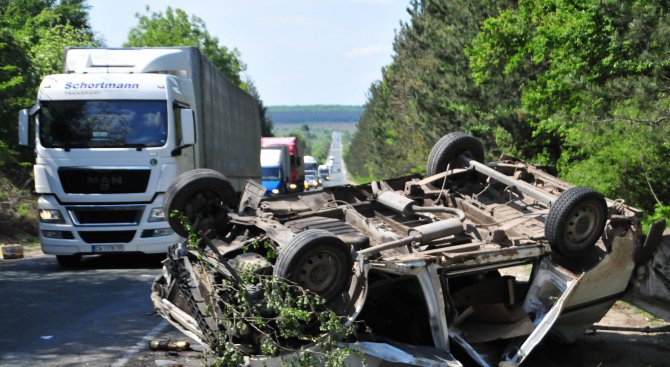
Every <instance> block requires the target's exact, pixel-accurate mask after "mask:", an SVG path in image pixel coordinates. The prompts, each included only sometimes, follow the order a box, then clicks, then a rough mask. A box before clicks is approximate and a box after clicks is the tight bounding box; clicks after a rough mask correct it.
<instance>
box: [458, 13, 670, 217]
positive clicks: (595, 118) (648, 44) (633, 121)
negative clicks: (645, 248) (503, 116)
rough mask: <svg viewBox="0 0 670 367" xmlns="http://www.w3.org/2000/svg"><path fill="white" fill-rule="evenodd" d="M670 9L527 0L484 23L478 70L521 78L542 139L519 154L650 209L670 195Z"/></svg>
mask: <svg viewBox="0 0 670 367" xmlns="http://www.w3.org/2000/svg"><path fill="white" fill-rule="evenodd" d="M668 10H670V8H669V7H668V4H667V3H666V2H663V1H653V0H643V1H613V0H611V1H595V0H592V1H569V0H561V1H540V2H536V1H520V2H519V3H518V6H517V7H514V8H510V9H507V10H505V11H503V12H501V13H500V14H499V15H498V16H497V17H494V18H489V19H487V20H486V21H485V22H484V23H483V25H482V30H481V32H480V33H479V34H478V35H477V37H476V38H475V39H474V40H473V42H472V44H471V45H470V47H469V48H468V55H469V56H470V61H471V67H472V75H473V78H474V79H475V80H476V81H477V82H478V83H479V84H480V85H482V86H486V87H489V86H493V87H495V85H497V84H499V82H500V78H501V76H502V77H503V78H507V79H508V80H513V81H515V84H516V85H518V86H519V87H518V90H519V91H520V93H521V99H520V104H519V109H520V110H522V111H524V113H525V114H526V118H527V119H528V120H529V122H530V126H532V128H533V132H532V135H533V137H534V138H535V139H534V140H535V142H534V144H530V145H529V144H522V150H521V153H522V154H525V155H527V156H528V157H530V158H531V159H532V158H533V157H536V156H538V155H541V154H542V152H545V153H548V155H547V157H548V158H549V163H553V164H556V165H557V168H558V170H559V173H560V174H561V175H562V176H564V177H565V178H566V179H567V180H569V181H571V182H573V183H575V184H584V185H588V186H591V187H593V188H595V189H597V190H599V191H601V192H602V193H604V194H605V195H608V196H612V197H621V198H624V199H626V200H627V201H628V202H629V203H630V204H633V205H636V206H640V207H642V208H644V209H652V208H653V206H654V204H655V202H656V198H654V193H655V194H656V195H657V196H658V198H659V199H660V200H661V201H665V202H667V201H668V200H669V199H670V192H669V190H668V184H667V183H668V181H667V177H668V173H669V172H670V166H669V165H668V162H667V157H668V144H667V142H668V140H669V139H670V129H669V128H668V124H667V123H665V122H664V121H665V120H666V119H667V118H668V112H667V111H668V103H669V102H670V99H669V98H668V93H667V92H668V91H667V88H666V87H665V86H664V85H665V84H667V78H668V77H669V76H670V63H669V62H668V57H667V55H668V51H667V50H668V46H670V44H669V43H670V41H669V40H668V37H667V34H668V31H670V18H669V17H668ZM512 138H513V139H514V140H515V141H519V139H518V137H517V136H515V135H514V134H512ZM663 157H666V158H663Z"/></svg>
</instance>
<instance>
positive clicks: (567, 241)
mask: <svg viewBox="0 0 670 367" xmlns="http://www.w3.org/2000/svg"><path fill="white" fill-rule="evenodd" d="M483 159H484V151H483V148H482V145H481V143H480V142H479V141H478V140H477V139H475V138H473V137H472V136H469V135H466V134H463V133H451V134H448V135H446V136H444V137H443V138H442V139H440V140H439V141H438V142H437V143H436V144H435V146H434V148H433V150H432V151H431V153H430V156H429V157H428V162H427V166H426V172H427V177H419V176H408V177H400V178H394V179H389V180H384V181H379V182H372V183H370V184H367V185H360V186H341V187H332V188H326V189H324V190H323V191H318V192H309V193H299V194H292V195H285V196H278V197H263V194H264V192H265V189H264V188H263V187H262V186H260V185H258V184H255V183H253V182H249V183H248V184H247V188H246V190H245V192H244V194H243V196H242V199H241V201H240V204H239V206H238V208H237V210H232V209H231V208H229V207H228V206H226V204H224V203H229V200H223V199H224V198H226V193H225V192H223V191H224V190H223V189H222V188H225V187H226V186H227V185H226V182H225V177H223V176H222V175H220V174H218V173H212V174H211V175H210V176H208V177H205V178H203V175H202V172H200V174H199V175H197V176H195V175H194V176H193V177H189V176H188V173H186V174H185V175H184V176H182V177H180V178H179V179H178V180H177V181H176V184H177V185H173V186H172V187H171V188H170V189H168V193H166V201H165V208H164V209H165V210H166V212H172V211H173V210H179V211H180V212H182V213H184V214H185V216H186V217H187V218H188V219H189V221H190V223H193V228H192V231H196V232H200V233H201V234H203V235H204V236H205V237H207V238H208V239H207V240H206V242H207V244H208V249H207V252H206V255H205V256H196V255H195V254H194V253H193V251H192V250H188V248H187V245H188V243H187V242H186V241H185V242H184V243H182V244H181V245H180V246H175V247H174V248H173V250H171V251H170V253H169V256H168V260H166V267H165V271H164V274H163V275H162V276H161V277H159V278H158V279H157V281H156V282H155V284H154V291H153V293H152V299H153V302H154V305H155V307H156V309H157V310H158V311H159V312H160V313H161V315H163V317H165V318H166V319H167V320H168V321H170V322H171V323H173V324H174V325H176V326H177V327H178V328H180V329H181V330H182V331H183V332H185V333H186V334H187V335H189V336H191V337H193V338H194V339H196V340H198V341H199V342H201V343H202V344H203V345H205V346H206V347H207V346H212V345H214V344H215V343H216V342H217V340H216V338H217V337H216V331H220V330H219V328H221V327H223V326H221V325H220V324H218V323H217V321H216V319H215V316H216V315H212V314H211V312H209V310H208V305H207V304H206V303H207V302H206V300H207V299H211V298H212V296H214V297H219V296H220V295H219V294H217V293H212V283H211V282H212V281H213V280H212V279H215V277H213V276H211V275H212V274H209V275H207V274H203V271H202V269H205V268H206V269H209V270H207V271H208V272H210V273H212V272H218V273H220V274H219V275H220V276H221V274H223V275H222V276H224V277H234V276H235V273H236V271H238V270H239V269H243V268H245V267H248V266H253V268H254V269H262V271H265V272H267V273H268V274H273V275H274V276H276V277H279V278H281V279H287V280H289V281H291V282H294V283H296V284H298V285H300V286H301V287H303V288H305V289H308V290H311V291H313V292H315V293H317V294H319V295H320V296H322V297H323V298H324V299H326V301H327V302H328V307H329V308H330V309H332V310H333V311H335V312H336V313H337V314H338V315H341V316H343V317H344V318H345V319H346V320H347V321H346V322H347V323H352V322H354V321H355V322H361V323H363V324H364V325H365V326H366V331H365V332H361V333H360V334H359V335H357V338H358V340H359V341H360V343H358V344H357V345H358V346H357V347H356V348H358V349H357V350H359V351H360V352H362V353H363V354H364V355H367V356H368V362H370V361H384V360H386V361H394V360H395V361H397V360H398V359H402V360H403V361H407V362H403V363H408V364H414V365H419V366H433V365H448V366H457V365H460V364H461V362H463V363H466V364H472V363H475V364H479V365H481V366H489V365H504V366H514V365H519V364H521V363H522V362H523V361H524V360H525V358H526V357H527V356H528V354H529V353H530V352H531V351H532V350H533V348H534V347H535V346H536V345H537V344H538V343H539V342H540V341H541V340H542V339H543V338H544V337H545V336H547V335H548V334H549V333H552V334H554V335H556V336H558V337H559V338H560V339H562V340H564V341H574V340H575V339H576V338H577V337H578V336H579V335H580V334H582V333H583V331H585V330H586V329H588V328H589V327H590V326H591V325H592V324H593V323H594V322H596V321H598V320H600V319H601V318H602V316H603V315H605V313H606V312H607V311H608V310H609V308H610V307H611V306H612V304H613V303H614V302H615V301H616V300H617V299H618V298H619V297H620V296H621V295H622V294H623V292H624V291H625V290H626V287H627V285H628V281H629V279H630V277H631V274H632V272H633V268H634V254H635V252H636V250H637V249H638V248H639V247H640V244H641V232H640V226H639V212H638V211H637V210H635V209H633V208H630V207H628V206H626V205H624V204H623V203H622V202H621V201H613V200H609V199H606V198H603V197H602V196H601V195H600V194H598V193H597V192H595V191H593V190H591V189H588V188H586V187H573V186H571V185H570V184H568V183H566V182H564V181H561V180H560V179H558V178H556V177H554V176H552V175H550V174H548V173H546V172H544V171H542V170H541V169H539V168H537V167H534V166H531V165H528V164H526V163H524V162H521V161H518V160H516V159H514V158H512V157H506V156H503V157H501V159H500V160H499V161H498V162H494V163H488V164H484V163H482V162H483ZM217 180H218V181H217ZM219 181H220V182H219ZM204 182H207V183H206V184H204ZM217 182H218V184H217ZM203 192H206V195H205V194H203ZM184 193H186V194H188V195H190V196H192V198H190V199H186V200H185V199H184ZM212 194H216V195H219V196H220V197H221V200H212V199H211V197H212ZM216 195H215V196H216ZM171 197H180V200H178V201H177V202H178V203H179V205H176V204H175V205H173V204H172V202H171V200H170V198H171ZM203 197H207V198H208V200H203V199H202V198H203ZM171 224H172V225H173V228H174V229H175V231H176V232H177V233H179V234H180V235H182V236H184V237H187V236H188V234H189V231H187V230H186V228H184V227H183V226H181V225H178V224H177V221H172V222H171ZM252 242H254V243H268V244H269V245H270V246H271V247H272V249H273V251H276V253H277V254H278V256H277V258H276V260H274V261H269V260H267V259H266V257H264V256H262V254H258V253H254V252H253V251H251V252H249V251H248V248H249V244H250V243H252ZM202 263H207V264H208V266H207V267H202V266H200V265H199V264H202ZM194 269H195V270H194ZM511 270H515V271H511ZM519 270H520V271H521V272H520V273H519ZM306 347H307V348H308V347H309V346H306ZM249 354H250V357H249V358H248V359H247V362H248V363H249V364H252V365H254V364H257V363H261V362H262V363H265V364H267V365H272V364H273V363H279V362H278V360H279V358H280V357H274V358H272V357H263V356H257V355H256V356H254V354H257V350H254V348H253V347H251V348H250V349H249ZM454 355H458V356H459V359H460V360H461V362H459V359H457V358H455V357H454ZM464 359H468V360H467V362H466V361H465V360H464ZM259 361H261V362H259ZM352 363H353V362H352ZM370 363H372V362H370ZM370 363H368V365H371V364H370Z"/></svg>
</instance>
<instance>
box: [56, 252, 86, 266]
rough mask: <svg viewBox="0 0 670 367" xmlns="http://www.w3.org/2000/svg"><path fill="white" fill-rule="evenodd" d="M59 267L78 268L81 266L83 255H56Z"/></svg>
mask: <svg viewBox="0 0 670 367" xmlns="http://www.w3.org/2000/svg"><path fill="white" fill-rule="evenodd" d="M56 261H58V265H60V266H61V267H64V268H76V267H78V266H79V265H81V255H80V254H77V255H56Z"/></svg>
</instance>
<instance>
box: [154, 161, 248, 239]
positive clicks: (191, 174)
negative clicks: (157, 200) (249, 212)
mask: <svg viewBox="0 0 670 367" xmlns="http://www.w3.org/2000/svg"><path fill="white" fill-rule="evenodd" d="M235 204H236V195H235V190H234V189H233V186H232V185H231V184H230V181H228V179H227V178H226V176H224V175H223V174H222V173H220V172H218V171H215V170H211V169H204V168H203V169H194V170H190V171H187V172H184V173H183V174H181V175H180V176H179V177H177V179H176V180H175V181H174V182H173V183H172V184H171V185H170V187H168V189H167V191H166V192H165V198H164V200H163V211H164V212H165V215H166V216H167V220H168V223H169V224H170V227H172V229H173V230H174V231H175V232H176V233H177V234H178V235H180V236H182V237H188V235H189V230H188V229H187V228H185V227H184V224H183V223H182V220H181V216H180V215H172V213H173V212H174V211H177V212H178V213H179V214H181V215H184V216H185V217H186V218H187V219H188V221H189V223H190V224H191V226H192V228H191V230H192V231H193V232H196V233H197V232H198V231H201V230H202V231H203V232H205V233H207V232H210V233H212V234H214V235H224V234H226V233H227V232H228V229H229V222H228V208H232V207H235Z"/></svg>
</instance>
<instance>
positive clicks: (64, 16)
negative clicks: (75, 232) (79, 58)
mask: <svg viewBox="0 0 670 367" xmlns="http://www.w3.org/2000/svg"><path fill="white" fill-rule="evenodd" d="M98 43H99V41H97V40H95V38H94V36H93V32H92V30H91V29H90V27H89V26H88V5H87V4H86V1H84V0H63V1H60V2H58V1H55V0H0V121H2V124H0V165H3V166H4V169H5V170H8V169H9V167H7V166H6V165H7V164H12V165H13V166H14V167H15V164H16V163H18V162H22V161H28V160H30V159H32V152H29V151H27V150H24V151H23V155H20V154H18V153H19V149H18V146H17V131H16V117H17V113H18V110H19V109H21V108H23V107H26V106H29V105H30V104H32V103H33V101H34V99H35V95H36V89H37V86H38V85H39V82H40V80H41V78H42V77H43V76H44V75H47V74H52V73H59V72H61V71H62V63H63V60H62V59H63V49H64V48H65V47H67V46H84V45H86V46H90V45H96V44H98Z"/></svg>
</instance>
